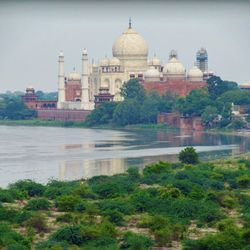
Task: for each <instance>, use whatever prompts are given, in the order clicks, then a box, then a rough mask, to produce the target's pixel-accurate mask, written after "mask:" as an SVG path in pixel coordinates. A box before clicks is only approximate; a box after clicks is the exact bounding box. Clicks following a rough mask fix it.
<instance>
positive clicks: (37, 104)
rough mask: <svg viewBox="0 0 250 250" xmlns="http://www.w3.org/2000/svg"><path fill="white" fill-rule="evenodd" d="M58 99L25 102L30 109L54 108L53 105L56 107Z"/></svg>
mask: <svg viewBox="0 0 250 250" xmlns="http://www.w3.org/2000/svg"><path fill="white" fill-rule="evenodd" d="M56 104H57V101H28V102H25V105H26V106H27V107H28V108H29V109H46V108H48V109H53V107H52V105H54V108H56Z"/></svg>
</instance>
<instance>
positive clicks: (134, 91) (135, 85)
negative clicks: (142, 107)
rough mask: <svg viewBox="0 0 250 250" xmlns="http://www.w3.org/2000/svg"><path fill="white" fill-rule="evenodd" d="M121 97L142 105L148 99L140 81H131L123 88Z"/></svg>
mask: <svg viewBox="0 0 250 250" xmlns="http://www.w3.org/2000/svg"><path fill="white" fill-rule="evenodd" d="M121 96H122V97H123V98H124V99H125V100H126V99H136V100H137V101H138V102H139V103H142V102H143V101H144V99H145V97H146V92H145V90H144V88H143V87H142V85H141V84H140V83H139V81H138V79H131V80H129V81H127V82H125V83H124V84H123V86H122V87H121Z"/></svg>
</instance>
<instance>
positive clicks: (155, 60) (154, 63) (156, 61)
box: [148, 56, 161, 66]
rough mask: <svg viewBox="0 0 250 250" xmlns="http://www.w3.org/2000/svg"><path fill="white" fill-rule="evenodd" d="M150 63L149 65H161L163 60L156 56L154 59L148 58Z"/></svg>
mask: <svg viewBox="0 0 250 250" xmlns="http://www.w3.org/2000/svg"><path fill="white" fill-rule="evenodd" d="M148 65H149V66H160V65H161V60H160V59H159V58H158V57H156V56H154V57H153V58H152V59H150V60H148Z"/></svg>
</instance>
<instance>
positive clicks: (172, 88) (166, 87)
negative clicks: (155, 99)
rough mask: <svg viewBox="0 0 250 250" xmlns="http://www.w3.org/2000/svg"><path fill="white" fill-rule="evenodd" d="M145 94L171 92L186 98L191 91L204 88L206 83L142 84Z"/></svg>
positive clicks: (184, 81) (169, 82)
mask: <svg viewBox="0 0 250 250" xmlns="http://www.w3.org/2000/svg"><path fill="white" fill-rule="evenodd" d="M141 84H142V86H143V87H144V88H145V90H146V91H147V92H151V91H157V92H158V94H159V95H163V94H165V93H166V92H171V93H173V94H174V95H178V96H187V95H188V93H189V92H190V91H191V90H193V89H199V88H202V87H204V86H206V82H189V81H187V80H171V81H166V82H142V83H141Z"/></svg>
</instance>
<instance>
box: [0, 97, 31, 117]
mask: <svg viewBox="0 0 250 250" xmlns="http://www.w3.org/2000/svg"><path fill="white" fill-rule="evenodd" d="M35 116H36V111H35V110H31V109H28V108H27V107H26V106H25V104H24V103H23V102H22V101H21V98H20V97H9V96H8V95H0V120H6V119H8V120H28V119H32V118H33V117H35Z"/></svg>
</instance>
